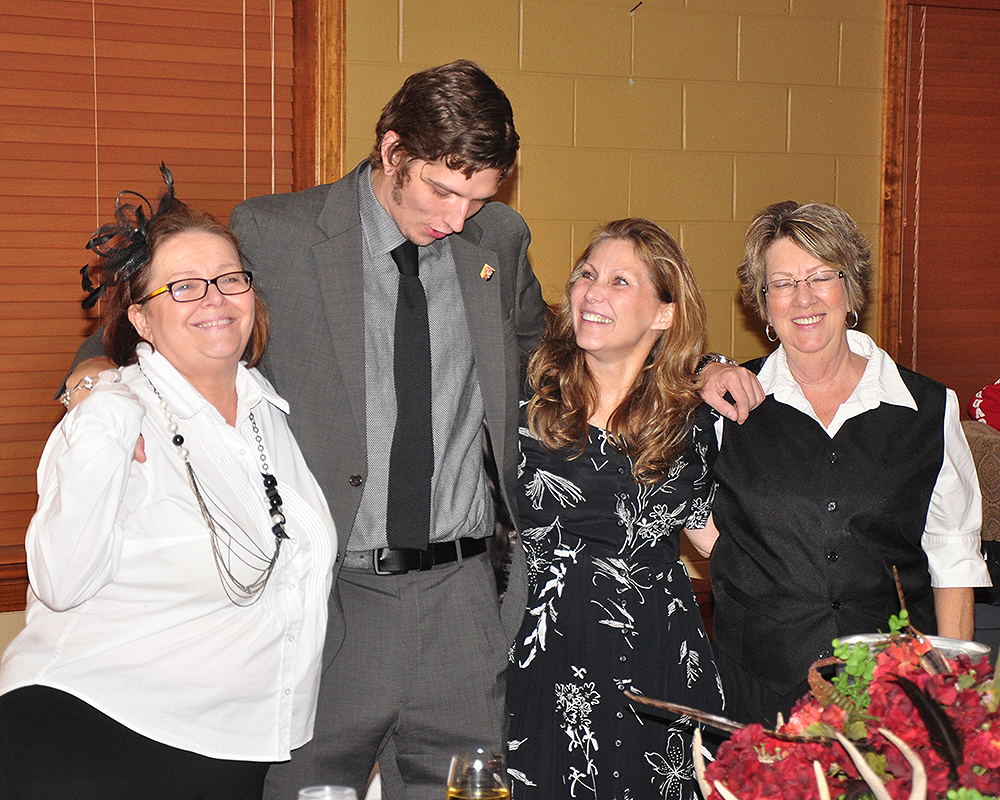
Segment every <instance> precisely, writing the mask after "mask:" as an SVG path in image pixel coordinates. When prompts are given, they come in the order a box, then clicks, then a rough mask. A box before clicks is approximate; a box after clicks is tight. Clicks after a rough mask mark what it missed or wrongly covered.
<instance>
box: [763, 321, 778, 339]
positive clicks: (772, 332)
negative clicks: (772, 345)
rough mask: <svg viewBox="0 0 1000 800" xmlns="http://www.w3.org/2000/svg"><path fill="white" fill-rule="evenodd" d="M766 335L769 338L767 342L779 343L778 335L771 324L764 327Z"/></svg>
mask: <svg viewBox="0 0 1000 800" xmlns="http://www.w3.org/2000/svg"><path fill="white" fill-rule="evenodd" d="M764 335H765V336H766V337H767V340H768V341H769V342H776V341H778V334H777V332H776V331H775V330H774V328H773V327H772V326H771V323H770V322H769V323H767V325H765V326H764Z"/></svg>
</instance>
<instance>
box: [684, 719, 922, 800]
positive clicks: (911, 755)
mask: <svg viewBox="0 0 1000 800" xmlns="http://www.w3.org/2000/svg"><path fill="white" fill-rule="evenodd" d="M878 730H879V733H881V734H882V735H883V736H884V737H885V738H886V739H888V740H889V741H890V742H892V744H893V745H894V746H895V747H896V749H898V750H899V752H900V753H902V754H903V758H905V759H906V761H907V762H908V763H909V765H910V767H911V768H912V769H913V775H912V778H911V788H910V798H909V800H927V770H926V769H925V768H924V764H923V762H922V761H921V760H920V757H919V756H917V754H916V753H915V752H913V750H912V748H910V746H909V745H907V744H906V742H904V741H903V740H902V739H900V738H899V737H898V736H896V734H894V733H893V732H892V731H890V730H887V729H886V728H879V729H878ZM837 739H838V740H839V741H840V743H841V745H842V746H843V747H844V750H846V751H847V754H848V755H849V756H850V757H851V761H853V762H854V766H855V767H857V769H858V774H860V775H861V778H862V780H864V782H865V783H867V784H868V786H869V787H870V788H871V790H872V794H873V796H874V797H875V800H892V796H891V795H890V794H889V790H888V789H886V788H885V784H884V783H883V782H882V780H881V778H879V776H878V775H876V774H875V772H874V771H873V770H872V768H871V767H869V766H868V762H867V761H865V757H864V756H863V755H862V754H861V752H860V751H859V750H858V748H857V747H855V746H854V745H853V744H851V740H850V739H848V738H847V737H846V736H844V735H843V734H842V733H837ZM693 750H694V771H695V776H696V777H697V779H698V787H699V788H700V789H701V794H702V797H704V798H705V800H709V798H710V797H712V795H713V794H717V795H718V796H719V797H722V798H723V800H740V798H739V797H737V796H736V795H735V794H733V793H732V792H731V791H730V790H729V789H727V788H726V787H725V786H723V785H722V783H720V782H719V781H715V783H714V784H709V782H708V779H707V778H706V777H705V758H704V757H703V756H702V754H701V729H700V728H695V731H694V747H693ZM813 774H814V776H815V778H816V788H817V790H818V791H819V796H820V800H830V787H829V786H828V785H827V783H826V778H825V776H824V775H823V768H822V766H820V763H819V762H818V761H813Z"/></svg>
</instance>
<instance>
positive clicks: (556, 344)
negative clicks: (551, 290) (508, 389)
mask: <svg viewBox="0 0 1000 800" xmlns="http://www.w3.org/2000/svg"><path fill="white" fill-rule="evenodd" d="M609 239H621V240H623V241H626V242H629V243H630V244H631V245H632V246H633V248H635V255H636V257H637V258H638V259H639V260H640V261H641V262H642V263H643V264H645V266H646V270H647V272H648V274H649V278H650V281H651V282H652V284H653V289H654V291H655V292H656V295H657V298H658V299H659V300H660V302H663V303H673V304H674V305H675V310H674V317H673V324H672V325H671V326H670V328H669V329H667V330H665V331H663V332H662V333H661V334H660V337H659V339H657V341H656V343H655V344H654V345H653V348H652V350H651V351H650V353H649V356H648V357H647V359H646V363H645V365H644V367H643V368H642V370H641V371H640V372H639V374H638V376H637V377H636V379H635V382H634V384H633V385H632V387H631V389H630V390H629V391H628V393H627V394H626V396H625V398H624V399H623V400H622V402H621V403H620V404H619V406H618V408H617V409H615V411H614V413H612V415H611V418H610V420H609V421H608V434H609V437H610V439H611V441H612V442H613V443H614V444H615V446H617V447H619V448H620V449H621V450H623V451H624V452H625V453H627V454H628V456H629V457H630V458H631V459H632V476H633V478H634V479H635V480H636V482H638V483H646V484H648V483H653V482H654V481H656V480H658V479H659V478H660V477H662V476H663V475H664V474H665V473H666V472H667V470H668V469H669V468H670V467H671V465H672V464H673V463H674V461H675V460H676V459H677V456H678V455H680V453H681V452H682V451H683V450H684V448H685V447H686V446H687V437H688V432H689V430H690V416H691V412H692V411H693V410H694V409H695V408H696V407H697V406H698V405H699V404H700V403H701V399H700V398H699V396H698V393H697V389H698V382H697V379H696V378H695V369H696V367H697V365H698V360H699V359H700V358H701V355H702V353H703V352H704V349H705V303H704V301H703V300H702V297H701V292H700V291H699V290H698V285H697V283H696V282H695V279H694V275H693V274H692V272H691V265H690V264H689V263H688V260H687V258H686V257H685V255H684V253H683V252H682V251H681V248H680V246H679V245H678V244H677V242H676V241H674V238H673V237H672V236H671V235H670V234H669V233H667V232H666V231H665V230H663V229H662V228H660V227H659V226H658V225H655V224H654V223H652V222H650V221H649V220H645V219H634V218H633V219H622V220H617V221H615V222H609V223H608V224H607V225H605V226H604V227H602V228H600V229H598V230H597V231H596V232H595V234H594V238H593V240H592V241H591V242H590V244H589V245H588V247H587V249H586V250H585V251H584V253H583V255H582V256H580V259H579V260H578V261H577V263H576V266H575V267H574V268H573V272H572V274H571V275H570V278H569V281H568V282H567V284H566V290H565V291H564V292H563V298H562V302H561V303H560V304H559V306H558V307H555V308H551V309H550V313H549V320H548V326H547V329H546V332H545V335H544V337H543V338H542V342H541V344H539V346H538V348H537V349H536V350H535V352H534V353H533V354H532V356H531V359H530V361H529V362H528V385H529V387H530V388H531V391H532V393H533V397H532V399H531V401H530V402H529V403H528V427H529V429H530V430H531V432H532V433H533V434H534V435H535V436H537V437H538V438H539V440H540V441H541V442H542V443H543V444H544V445H545V446H546V447H547V448H549V449H550V450H564V449H570V448H576V449H577V450H578V452H577V453H576V454H575V455H574V456H573V457H574V458H575V457H578V456H579V455H581V454H582V453H583V451H584V448H585V447H586V444H587V420H588V419H589V418H590V416H591V414H592V413H593V412H594V410H595V409H596V407H597V403H598V396H597V394H598V393H597V385H596V383H595V382H594V378H593V376H592V375H591V374H590V371H589V369H588V367H587V363H586V360H585V358H584V355H585V354H584V351H583V350H581V349H580V348H579V347H577V345H576V336H575V334H574V330H573V318H572V312H571V311H570V300H569V298H570V293H571V292H572V290H573V286H574V285H575V284H576V282H577V281H578V280H579V279H580V273H581V269H582V268H583V265H584V264H585V263H586V262H587V261H588V260H589V258H590V256H591V254H592V253H593V252H594V250H595V249H596V248H597V247H598V245H600V244H602V243H603V242H606V241H608V240H609Z"/></svg>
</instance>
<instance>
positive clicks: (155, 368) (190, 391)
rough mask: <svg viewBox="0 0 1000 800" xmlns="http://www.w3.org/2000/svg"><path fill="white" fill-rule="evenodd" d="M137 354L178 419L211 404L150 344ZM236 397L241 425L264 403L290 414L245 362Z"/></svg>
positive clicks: (143, 344) (141, 345)
mask: <svg viewBox="0 0 1000 800" xmlns="http://www.w3.org/2000/svg"><path fill="white" fill-rule="evenodd" d="M136 353H138V355H139V361H140V362H141V364H142V369H143V371H144V372H145V374H146V376H147V379H148V380H149V381H150V382H151V383H152V384H153V385H154V386H156V390H157V391H158V392H159V393H160V396H161V397H162V398H163V400H165V401H166V403H167V405H169V406H170V410H171V412H172V413H173V414H174V416H176V417H177V418H178V419H190V418H191V417H193V416H194V415H195V414H197V413H199V412H200V411H202V410H203V409H204V408H205V407H206V406H207V405H208V401H207V400H206V399H205V398H204V397H202V396H201V394H200V393H199V392H198V390H197V389H195V388H194V387H193V386H192V385H191V384H190V383H188V382H187V380H186V379H185V378H184V376H183V375H181V374H180V372H178V371H177V370H176V369H175V368H174V366H173V364H171V363H170V362H169V361H167V359H165V358H164V357H163V356H162V355H160V354H159V353H157V352H156V351H155V350H153V348H152V347H150V346H149V345H148V344H147V343H146V342H140V343H139V344H138V345H137V346H136ZM236 396H237V398H239V399H238V408H237V412H236V413H237V417H238V419H237V424H240V422H242V420H243V419H245V417H246V415H247V414H248V413H249V411H250V409H253V408H256V407H257V405H258V404H259V403H260V402H261V401H262V400H264V401H266V402H268V403H270V404H271V405H272V406H274V407H275V408H277V409H278V410H279V411H282V412H283V413H285V414H287V413H288V403H287V402H286V401H285V399H284V398H283V397H281V396H279V395H278V393H277V392H275V391H274V388H273V387H272V386H271V384H270V383H268V382H267V380H265V378H264V377H263V376H262V375H261V374H260V373H259V372H257V371H256V370H249V369H247V367H246V365H245V364H244V363H243V362H242V361H241V362H240V364H239V367H238V368H237V371H236Z"/></svg>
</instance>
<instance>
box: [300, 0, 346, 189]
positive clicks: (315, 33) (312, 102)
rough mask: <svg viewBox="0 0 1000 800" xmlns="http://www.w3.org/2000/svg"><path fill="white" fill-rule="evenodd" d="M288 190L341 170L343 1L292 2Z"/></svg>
mask: <svg viewBox="0 0 1000 800" xmlns="http://www.w3.org/2000/svg"><path fill="white" fill-rule="evenodd" d="M294 9H295V10H294V15H295V16H294V20H293V24H294V30H295V38H294V48H295V69H294V72H293V86H292V93H293V98H294V110H293V123H292V124H293V141H292V185H293V189H294V190H295V191H299V190H301V189H307V188H309V187H310V186H316V185H318V184H321V183H329V182H330V181H334V180H336V179H337V178H339V177H340V176H341V175H342V174H343V171H344V137H345V124H344V122H345V119H344V107H345V101H346V97H345V91H344V82H345V60H346V51H345V48H346V35H345V34H346V27H347V3H346V0H295V6H294Z"/></svg>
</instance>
